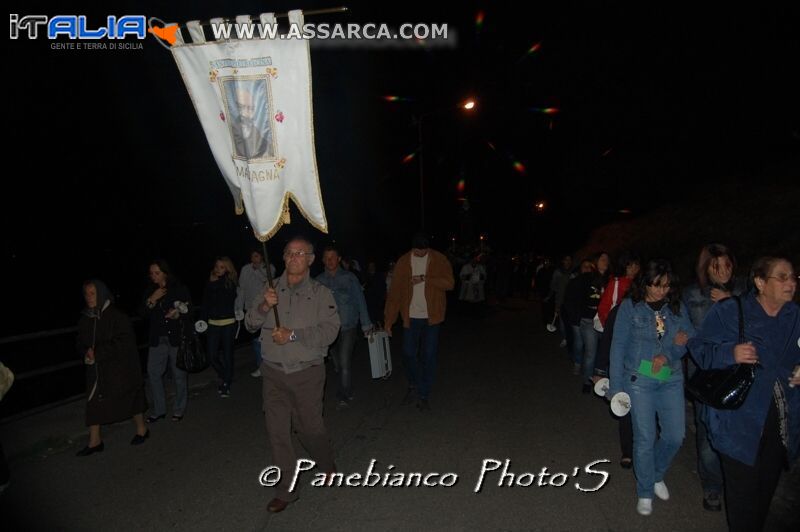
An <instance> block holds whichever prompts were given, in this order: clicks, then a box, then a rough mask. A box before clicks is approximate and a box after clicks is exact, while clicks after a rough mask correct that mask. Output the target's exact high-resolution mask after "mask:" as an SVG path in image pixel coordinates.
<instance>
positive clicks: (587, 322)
mask: <svg viewBox="0 0 800 532" xmlns="http://www.w3.org/2000/svg"><path fill="white" fill-rule="evenodd" d="M580 329H581V339H582V340H583V380H584V381H585V382H591V381H592V375H594V359H595V356H597V342H599V341H600V333H599V332H597V331H595V330H594V322H593V321H592V320H591V319H589V318H581V326H580Z"/></svg>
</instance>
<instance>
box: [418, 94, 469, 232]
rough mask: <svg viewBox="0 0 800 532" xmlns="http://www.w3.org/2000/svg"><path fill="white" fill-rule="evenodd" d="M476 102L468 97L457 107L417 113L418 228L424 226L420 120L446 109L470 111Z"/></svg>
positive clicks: (423, 179)
mask: <svg viewBox="0 0 800 532" xmlns="http://www.w3.org/2000/svg"><path fill="white" fill-rule="evenodd" d="M476 105H477V102H476V101H475V99H474V98H470V99H468V100H465V101H464V102H463V103H461V104H459V105H458V106H457V107H445V108H444V109H438V110H436V111H431V112H428V113H422V114H420V115H417V141H418V142H419V148H418V152H419V227H420V229H424V228H425V163H424V161H423V149H422V147H423V140H422V122H423V120H424V119H425V117H428V116H431V115H435V114H439V113H444V112H447V111H452V110H454V109H464V110H466V111H472V110H473V109H475V106H476Z"/></svg>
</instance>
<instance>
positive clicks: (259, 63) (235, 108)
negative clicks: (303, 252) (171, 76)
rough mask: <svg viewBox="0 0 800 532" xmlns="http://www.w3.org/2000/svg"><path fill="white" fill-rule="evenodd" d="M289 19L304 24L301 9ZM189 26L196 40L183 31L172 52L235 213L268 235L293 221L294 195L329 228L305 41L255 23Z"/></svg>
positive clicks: (316, 222)
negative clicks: (230, 27)
mask: <svg viewBox="0 0 800 532" xmlns="http://www.w3.org/2000/svg"><path fill="white" fill-rule="evenodd" d="M248 20H249V17H237V22H246V21H248ZM211 22H212V23H213V22H222V20H220V19H215V20H212V21H211ZM260 22H261V23H262V24H274V23H275V17H274V15H273V14H272V13H265V14H262V15H261V17H260ZM289 22H290V24H297V25H298V27H302V25H303V14H302V12H301V11H299V10H297V11H291V12H290V13H289ZM187 28H188V30H189V34H190V35H191V36H192V40H193V42H192V43H183V41H182V40H181V39H179V41H178V42H177V43H176V44H175V46H172V47H171V50H172V54H173V56H174V57H175V62H176V63H177V64H178V69H179V70H180V72H181V76H182V77H183V80H184V82H185V83H186V88H187V90H188V91H189V96H190V98H191V99H192V103H193V104H194V107H195V110H196V111H197V116H198V117H199V118H200V123H201V124H202V126H203V130H204V131H205V134H206V138H207V139H208V144H209V146H210V147H211V152H212V154H213V155H214V159H215V160H216V161H217V165H219V168H220V170H221V171H222V175H223V176H224V177H225V180H226V181H227V183H228V186H229V187H230V189H231V193H232V194H233V198H234V202H235V206H236V212H237V214H241V213H242V212H243V211H245V212H247V216H248V218H249V219H250V223H251V224H252V226H253V231H254V232H255V234H256V238H258V239H259V240H261V241H265V240H267V239H269V238H270V237H272V236H273V235H274V234H275V233H276V232H277V231H278V229H280V227H281V226H282V225H283V224H284V223H288V222H289V198H292V200H293V201H294V203H295V205H297V208H298V209H299V210H300V212H301V213H302V214H303V216H305V217H306V219H308V221H309V222H310V223H311V225H313V226H314V227H316V228H317V229H319V230H320V231H322V232H324V233H327V232H328V223H327V221H326V219H325V208H324V207H323V205H322V192H321V191H320V187H319V175H318V173H317V161H316V154H315V149H314V123H313V112H312V103H311V62H310V56H309V47H308V41H307V40H302V39H280V38H275V39H262V38H260V37H259V32H258V30H257V29H256V31H255V32H254V34H255V38H253V39H243V40H240V39H229V40H221V41H208V42H206V41H205V38H204V36H203V31H202V27H201V26H200V25H199V23H198V22H197V21H193V22H188V23H187ZM276 37H279V36H277V35H276Z"/></svg>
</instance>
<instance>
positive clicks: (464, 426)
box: [0, 301, 800, 532]
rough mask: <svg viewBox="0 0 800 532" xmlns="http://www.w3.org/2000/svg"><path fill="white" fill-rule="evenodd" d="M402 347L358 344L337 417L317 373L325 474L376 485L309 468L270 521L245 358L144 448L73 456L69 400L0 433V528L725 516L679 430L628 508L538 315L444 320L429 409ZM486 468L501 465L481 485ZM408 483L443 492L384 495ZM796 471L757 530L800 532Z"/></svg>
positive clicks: (607, 425) (115, 444) (590, 399)
mask: <svg viewBox="0 0 800 532" xmlns="http://www.w3.org/2000/svg"><path fill="white" fill-rule="evenodd" d="M399 340H400V339H399V334H397V335H396V336H395V338H394V340H393V358H394V367H395V373H394V375H393V376H392V377H391V378H390V379H389V380H374V381H373V380H372V379H371V378H370V374H369V361H368V356H367V346H366V342H361V343H360V344H359V346H358V349H357V352H356V355H355V362H354V366H355V367H354V374H355V385H356V399H355V401H354V403H353V404H352V405H351V406H350V407H348V408H346V409H341V410H337V408H336V403H335V400H334V393H335V386H334V385H333V384H334V378H335V375H334V374H333V371H332V369H331V368H330V367H329V368H328V379H329V380H328V382H329V385H328V386H327V389H326V404H325V419H326V424H327V427H328V430H329V434H330V436H331V439H332V441H333V445H334V449H335V453H336V460H337V465H338V469H339V471H340V472H343V473H346V474H351V473H360V474H361V475H362V477H363V476H365V475H366V473H367V469H368V467H369V466H370V463H371V462H372V461H373V460H374V461H375V462H374V464H373V472H374V473H377V474H378V475H379V476H380V480H378V481H377V483H378V484H379V485H377V486H372V487H367V486H351V487H347V486H341V487H337V486H334V487H315V486H312V484H311V483H312V481H313V480H314V479H315V476H314V474H315V473H316V471H315V470H314V471H308V472H305V473H302V474H301V475H300V477H299V481H298V484H299V486H300V487H299V489H300V492H299V493H300V499H299V501H297V502H296V503H294V504H292V505H290V506H289V508H288V509H287V510H286V511H285V512H283V513H280V514H276V515H270V514H268V513H267V512H266V503H267V501H268V500H269V499H270V498H271V497H272V493H273V489H272V488H269V487H263V486H261V485H260V484H259V473H260V472H261V471H262V470H263V469H264V468H265V467H266V466H267V465H269V464H270V460H269V451H268V447H267V441H266V431H265V427H264V420H263V415H262V412H261V383H260V379H254V378H252V377H250V376H249V375H248V373H249V371H250V370H251V369H252V368H250V367H249V365H248V364H249V363H250V360H251V356H250V355H251V354H250V352H249V351H248V350H240V351H238V352H237V373H236V381H235V382H234V385H233V388H232V396H231V397H230V398H229V399H222V398H220V397H219V396H218V395H217V393H216V380H215V378H214V375H213V374H212V373H211V372H210V371H208V372H205V373H202V374H200V375H195V376H192V377H191V380H190V387H191V394H190V400H189V408H188V410H187V413H186V417H185V419H184V420H183V421H182V422H180V423H173V422H171V421H169V420H168V419H167V420H164V421H159V422H158V423H156V424H154V425H153V426H152V427H151V432H152V435H151V438H150V439H149V440H148V441H147V442H146V443H145V444H144V445H142V446H139V447H132V446H130V445H129V443H128V442H129V440H130V438H131V437H132V436H133V434H134V428H133V425H132V423H131V422H126V423H119V424H116V425H113V426H110V427H106V428H104V432H103V435H104V441H105V446H106V448H105V451H104V452H103V453H100V454H96V455H93V456H90V457H85V458H77V457H75V452H76V451H77V450H79V449H80V448H81V447H83V446H84V445H85V444H86V436H85V432H86V431H85V428H84V427H83V405H82V403H81V402H78V403H72V404H68V405H64V406H61V407H58V408H55V409H52V410H49V411H47V412H43V413H39V414H36V415H33V416H28V417H25V418H22V419H18V420H15V421H13V422H11V423H6V424H5V425H3V426H0V441H2V442H3V445H4V448H5V450H6V454H7V455H8V456H9V459H10V463H11V468H12V483H11V485H10V487H9V488H8V489H7V490H6V491H5V493H3V494H2V495H0V516H2V523H3V529H5V530H15V529H22V528H24V529H27V530H45V529H46V530H70V531H76V530H656V531H661V530H702V531H706V532H709V531H716V530H720V531H722V530H726V523H725V517H724V513H710V512H707V511H704V510H703V508H702V506H701V498H702V490H701V488H700V483H699V481H698V478H697V475H696V472H695V471H696V467H695V451H694V434H693V432H692V429H693V427H691V424H689V426H688V427H687V439H686V440H685V442H684V445H683V447H682V448H681V450H680V452H679V454H678V456H677V458H676V460H675V461H674V463H673V465H672V467H671V469H670V471H669V472H668V474H667V477H666V479H665V480H666V483H667V485H668V486H669V489H670V492H671V495H672V497H671V499H670V500H669V501H667V502H662V501H660V500H656V501H655V502H654V511H653V514H652V515H651V516H649V517H642V516H639V515H638V514H637V513H636V509H635V506H636V495H635V485H634V478H633V473H632V471H630V470H623V469H621V468H620V467H619V465H618V460H619V447H618V442H617V427H616V422H615V421H614V419H613V418H612V417H611V415H610V414H609V411H608V407H607V406H606V404H605V403H604V402H603V401H602V400H601V399H599V398H597V397H594V396H587V395H581V393H580V384H581V383H580V377H576V376H573V375H572V374H571V372H570V363H569V362H568V360H567V356H566V352H565V350H563V349H560V348H559V347H558V339H557V338H556V336H555V335H551V334H548V333H547V332H546V331H545V329H544V327H543V325H542V324H541V320H540V319H539V317H538V314H537V311H536V306H535V305H534V304H530V303H527V302H522V301H516V302H512V303H509V304H507V305H504V306H500V307H495V308H493V309H492V310H491V311H488V312H487V313H486V314H485V315H484V316H483V317H480V318H477V317H469V316H463V315H462V316H459V315H458V313H457V312H451V314H450V316H449V318H448V320H447V322H446V323H445V325H444V327H443V329H442V334H441V341H440V364H439V370H438V375H437V382H436V383H435V385H434V391H433V394H432V396H431V401H430V404H431V410H430V411H428V412H424V413H423V412H419V411H418V410H417V409H416V408H415V407H414V406H413V405H405V406H404V405H401V404H400V402H401V399H402V398H403V395H404V393H405V388H406V383H405V378H404V376H403V371H402V357H401V353H400V341H399ZM329 366H330V364H329ZM687 418H689V419H691V412H690V411H689V410H687ZM600 460H608V462H598V461H600ZM485 461H486V462H485ZM506 461H508V464H507V468H506V473H507V475H506V476H505V477H502V479H504V480H505V482H506V483H507V482H509V481H511V482H518V483H520V484H523V485H513V486H508V485H507V484H504V485H500V482H501V475H502V473H503V471H502V470H503V467H504V466H505V464H506ZM484 463H485V464H486V465H487V469H490V468H494V467H495V466H496V467H497V468H496V469H495V470H492V471H487V472H486V473H485V475H484V476H483V481H482V482H479V481H480V479H481V470H482V467H483V465H484ZM593 463H594V464H595V465H591V464H593ZM543 468H546V473H548V475H542V474H541V473H542V470H543ZM587 468H589V469H591V470H593V471H596V472H595V473H592V472H590V471H588V470H587ZM414 472H417V473H421V474H422V476H423V477H425V476H427V480H428V482H429V483H434V482H435V483H438V482H443V483H447V484H453V485H450V486H442V485H438V486H434V487H425V486H419V487H416V486H402V487H397V486H394V487H392V486H388V485H387V486H381V485H380V483H381V482H383V480H384V479H385V478H387V475H388V479H387V480H394V481H395V482H397V481H398V479H399V478H401V477H400V476H399V475H398V474H405V475H406V476H405V477H404V480H407V479H408V474H409V473H414ZM434 473H435V474H437V475H431V474H434ZM448 473H449V474H448ZM798 473H800V472H799V471H798V468H797V467H795V469H794V470H793V472H792V474H791V475H789V474H784V479H783V485H782V486H781V488H780V492H779V495H778V496H777V497H776V500H775V501H774V502H773V515H772V516H771V518H770V522H769V529H770V530H784V529H786V530H790V529H792V528H793V527H794V529H795V530H797V529H800V522H798V519H800V517H799V515H800V513H799V512H797V511H796V506H794V507H792V505H797V501H798V499H797V492H798V485H799V484H800V482H798V478H800V474H798ZM284 474H290V475H291V474H293V472H284ZM512 475H513V476H512ZM370 479H372V481H373V482H375V479H376V477H375V476H374V475H373V476H372V477H370ZM412 480H415V478H414V477H412ZM351 482H357V481H356V480H355V477H353V478H351ZM362 482H363V479H362ZM387 483H388V482H387ZM540 483H541V484H542V485H541V486H540V485H539V484H540ZM559 484H563V485H560V486H558V485H559ZM575 484H578V486H580V489H578V488H577V487H576V486H575ZM598 486H602V487H599V489H597V488H598ZM478 487H480V490H479V491H476V490H477V488H478ZM582 490H586V491H582ZM9 525H17V526H16V527H12V528H8V526H9ZM19 527H22V528H19Z"/></svg>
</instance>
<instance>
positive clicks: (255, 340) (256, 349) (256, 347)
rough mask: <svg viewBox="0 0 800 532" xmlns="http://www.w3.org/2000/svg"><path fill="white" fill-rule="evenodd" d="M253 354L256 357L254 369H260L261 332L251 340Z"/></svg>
mask: <svg viewBox="0 0 800 532" xmlns="http://www.w3.org/2000/svg"><path fill="white" fill-rule="evenodd" d="M253 352H254V353H255V355H256V369H261V331H258V334H257V335H256V337H255V338H253Z"/></svg>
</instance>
